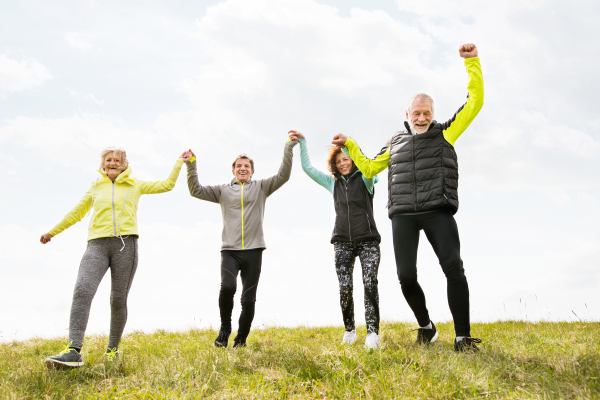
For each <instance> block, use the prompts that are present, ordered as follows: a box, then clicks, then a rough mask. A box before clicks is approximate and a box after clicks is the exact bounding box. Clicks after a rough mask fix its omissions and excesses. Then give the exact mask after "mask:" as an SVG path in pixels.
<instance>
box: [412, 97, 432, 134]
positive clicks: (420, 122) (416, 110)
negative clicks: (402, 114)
mask: <svg viewBox="0 0 600 400" xmlns="http://www.w3.org/2000/svg"><path fill="white" fill-rule="evenodd" d="M406 119H407V120H408V124H409V125H410V129H411V130H412V131H413V133H424V132H427V129H429V125H431V121H432V120H433V107H432V104H431V101H430V100H428V99H424V100H421V99H419V98H416V99H415V100H414V101H413V102H412V105H411V106H410V110H407V111H406Z"/></svg>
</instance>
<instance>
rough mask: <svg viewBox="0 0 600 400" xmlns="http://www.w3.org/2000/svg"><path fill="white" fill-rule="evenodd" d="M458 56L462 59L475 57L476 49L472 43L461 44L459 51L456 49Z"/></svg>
mask: <svg viewBox="0 0 600 400" xmlns="http://www.w3.org/2000/svg"><path fill="white" fill-rule="evenodd" d="M458 54H460V56H461V57H462V58H473V57H477V54H478V53H477V47H476V46H475V45H474V44H473V43H467V44H463V45H462V46H460V49H458Z"/></svg>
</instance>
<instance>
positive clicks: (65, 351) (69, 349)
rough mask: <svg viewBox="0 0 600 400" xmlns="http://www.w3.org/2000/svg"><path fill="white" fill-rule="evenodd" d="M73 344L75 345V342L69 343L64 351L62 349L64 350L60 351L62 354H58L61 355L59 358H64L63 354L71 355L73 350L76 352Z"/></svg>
mask: <svg viewBox="0 0 600 400" xmlns="http://www.w3.org/2000/svg"><path fill="white" fill-rule="evenodd" d="M72 344H73V342H72V341H71V342H69V343H67V345H66V346H65V347H64V349H62V350H61V351H60V353H58V355H59V356H62V355H63V354H67V353H70V352H71V350H75V349H74V348H72V347H71V345H72ZM75 351H77V350H75Z"/></svg>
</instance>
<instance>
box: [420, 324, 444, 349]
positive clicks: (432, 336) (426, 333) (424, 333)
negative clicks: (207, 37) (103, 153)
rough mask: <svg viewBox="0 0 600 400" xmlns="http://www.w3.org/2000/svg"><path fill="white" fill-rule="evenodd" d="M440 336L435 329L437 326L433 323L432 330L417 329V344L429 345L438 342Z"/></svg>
mask: <svg viewBox="0 0 600 400" xmlns="http://www.w3.org/2000/svg"><path fill="white" fill-rule="evenodd" d="M438 336H439V334H438V331H437V329H435V324H434V323H433V322H431V329H425V328H419V329H417V341H416V342H415V343H416V344H429V343H433V342H435V341H436V340H437V338H438Z"/></svg>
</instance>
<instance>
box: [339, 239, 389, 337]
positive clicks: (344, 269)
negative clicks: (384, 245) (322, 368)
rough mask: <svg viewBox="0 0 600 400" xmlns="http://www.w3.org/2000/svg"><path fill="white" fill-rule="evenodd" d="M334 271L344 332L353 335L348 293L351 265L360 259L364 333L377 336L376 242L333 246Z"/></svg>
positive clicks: (352, 316) (350, 295)
mask: <svg viewBox="0 0 600 400" xmlns="http://www.w3.org/2000/svg"><path fill="white" fill-rule="evenodd" d="M333 248H334V249H335V271H336V272H337V276H338V282H339V284H340V306H341V307H342V316H343V318H344V327H345V328H346V331H347V332H350V331H353V330H354V328H355V326H354V298H353V296H352V292H353V289H354V285H353V283H352V273H353V272H354V261H355V260H356V257H358V258H359V259H360V264H361V266H362V280H363V286H364V288H365V320H366V323H367V333H372V332H375V333H376V334H379V291H378V290H377V272H378V271H379V260H380V258H381V254H380V251H379V242H378V241H377V240H369V241H361V242H334V243H333Z"/></svg>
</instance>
